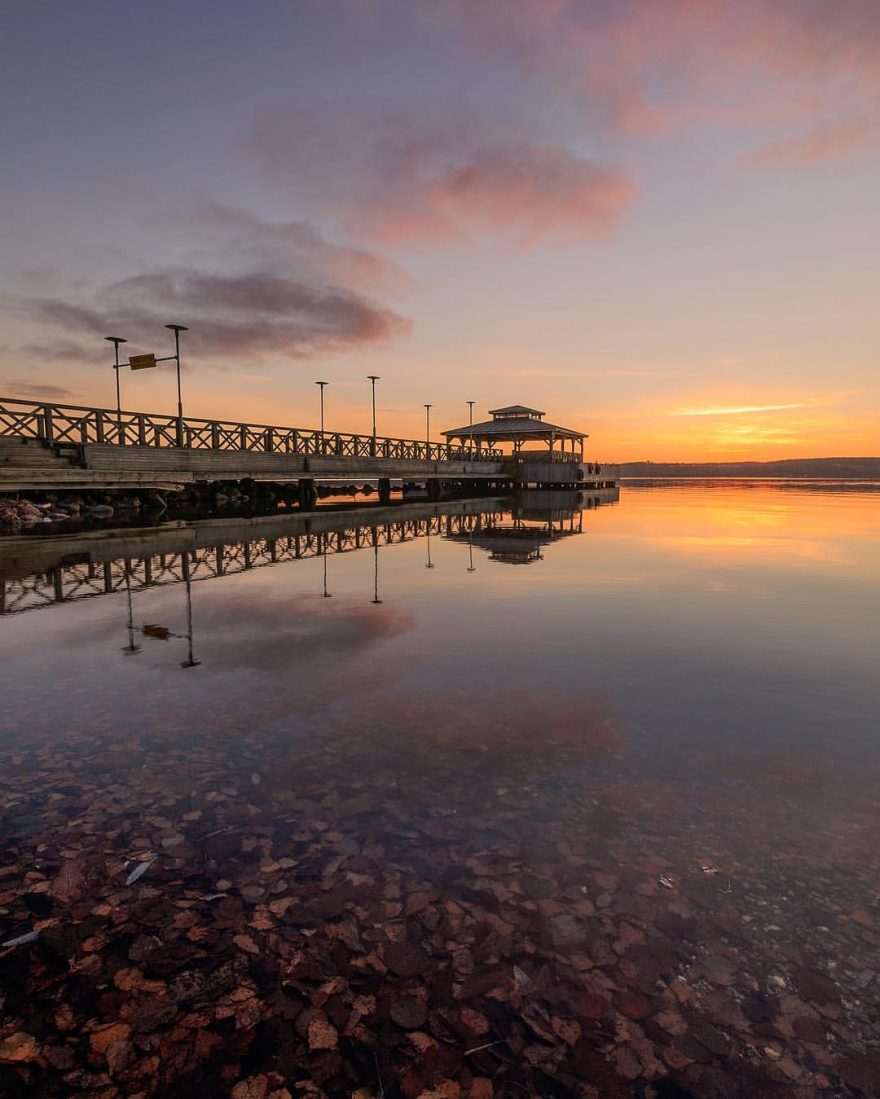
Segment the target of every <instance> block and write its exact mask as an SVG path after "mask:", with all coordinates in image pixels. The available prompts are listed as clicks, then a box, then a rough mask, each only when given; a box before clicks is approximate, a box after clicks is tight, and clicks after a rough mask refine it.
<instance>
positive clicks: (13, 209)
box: [0, 0, 880, 461]
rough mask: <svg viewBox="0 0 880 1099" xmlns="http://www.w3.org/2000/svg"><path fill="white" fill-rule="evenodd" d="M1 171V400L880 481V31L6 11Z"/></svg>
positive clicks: (666, 7) (495, 2)
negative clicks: (549, 442) (560, 441)
mask: <svg viewBox="0 0 880 1099" xmlns="http://www.w3.org/2000/svg"><path fill="white" fill-rule="evenodd" d="M0 141H2V146H0V147H2V150H3V157H2V161H0V225H2V227H3V229H2V240H3V247H2V254H3V264H2V267H0V393H2V394H3V395H4V396H7V397H12V398H20V399H26V400H47V401H56V402H59V403H70V404H77V405H97V406H101V407H114V405H115V388H114V385H115V382H114V373H113V369H112V361H113V359H112V348H111V347H110V345H109V344H107V343H104V342H103V337H104V336H107V335H117V336H122V337H125V338H126V339H127V340H128V344H127V345H126V346H125V348H124V351H128V352H130V353H132V354H136V353H142V352H150V351H153V352H155V353H156V354H157V355H164V354H168V353H169V352H170V351H171V350H172V346H171V342H170V341H171V336H170V333H169V332H167V331H166V330H165V328H164V327H163V325H165V324H167V323H179V324H184V325H187V326H188V328H189V331H188V332H186V333H184V334H183V337H182V339H183V344H182V360H183V368H184V370H183V396H184V405H185V411H186V413H187V414H188V415H191V416H200V417H205V418H224V419H227V420H245V421H248V422H252V423H263V424H277V425H280V426H299V427H314V426H317V422H318V388H317V387H316V386H315V384H314V383H315V382H316V381H318V380H322V381H327V382H329V384H328V386H327V388H326V390H325V396H326V423H327V426H328V427H332V428H335V429H337V430H348V431H364V432H368V431H369V429H370V383H369V382H368V381H367V375H369V374H376V375H379V378H380V380H379V381H378V383H377V390H376V397H377V405H378V409H377V427H378V431H379V433H380V434H389V435H397V436H403V437H408V438H422V437H424V434H425V411H424V407H423V406H424V405H425V404H426V403H429V404H431V405H432V410H431V434H432V437H434V438H436V437H438V433H439V432H440V431H442V430H444V429H447V428H455V427H459V426H461V425H462V424H466V423H467V419H468V411H467V405H466V402H467V401H468V400H474V401H475V402H476V404H475V416H476V418H477V419H481V418H484V415H483V414H484V413H485V412H486V410H487V409H490V408H494V407H497V406H502V405H507V404H514V403H518V404H526V405H529V406H531V407H535V408H539V409H542V410H544V411H546V413H547V418H548V419H549V420H551V421H552V422H555V423H560V424H563V425H565V426H569V427H574V428H577V429H579V430H582V431H585V432H587V433H588V434H589V436H590V440H589V443H588V448H587V449H588V454H589V455H590V456H591V457H594V458H596V459H598V460H601V461H632V460H642V459H653V460H658V461H661V460H676V459H678V460H684V461H686V460H737V459H744V460H746V459H747V460H754V459H773V458H786V457H805V456H821V455H827V456H831V455H835V456H856V455H878V454H880V441H878V438H877V424H878V419H880V380H878V378H880V371H878V360H880V323H878V317H880V305H878V302H880V201H878V196H880V3H877V0H774V2H773V3H772V4H771V3H767V2H766V0H249V2H248V3H247V4H244V3H241V2H240V0H186V2H185V3H184V2H182V0H175V2H170V0H144V2H141V3H122V2H120V0H77V2H76V3H75V4H71V3H69V0H36V2H33V3H28V4H8V5H5V7H4V32H3V35H2V38H0ZM121 384H122V402H123V406H124V407H126V408H129V409H132V410H141V411H147V412H173V411H174V409H175V406H176V392H175V380H174V374H173V371H172V370H171V369H170V368H169V367H167V366H166V367H163V368H160V369H158V370H155V371H149V370H145V371H140V372H138V373H131V372H128V371H125V372H123V373H122V375H121Z"/></svg>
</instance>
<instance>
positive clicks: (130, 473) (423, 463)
mask: <svg viewBox="0 0 880 1099" xmlns="http://www.w3.org/2000/svg"><path fill="white" fill-rule="evenodd" d="M242 481H245V482H248V481H250V482H270V483H275V484H288V485H289V484H295V485H297V486H298V489H299V492H300V494H301V496H302V498H303V499H304V500H306V501H307V500H308V499H309V498H310V497H314V494H315V491H316V488H317V486H318V485H319V484H328V485H330V484H345V483H351V482H354V483H358V484H361V483H364V482H371V483H375V484H376V485H377V487H378V489H379V492H380V494H386V495H387V494H388V493H389V492H390V485H391V482H392V481H399V482H404V483H414V484H424V485H425V486H426V487H427V488H428V490H429V492H430V493H431V494H432V495H434V496H436V495H438V494H439V492H440V490H441V488H442V487H444V486H448V487H456V488H461V487H473V488H477V487H480V488H482V489H486V490H491V489H492V488H495V487H497V488H498V489H506V488H510V487H512V486H516V485H547V486H551V485H552V486H561V485H572V486H584V487H595V488H599V487H609V486H613V485H614V484H616V475H615V472H614V471H613V470H612V469H611V468H610V467H600V466H598V465H596V464H595V463H590V462H585V461H584V460H583V458H582V457H578V456H577V455H575V454H574V453H572V454H565V455H563V454H560V453H553V452H552V450H551V452H550V453H549V454H546V455H545V454H543V453H536V454H513V455H507V456H505V455H504V454H503V453H502V452H501V451H500V450H498V449H495V448H492V447H487V446H481V445H478V444H477V443H476V442H475V441H470V442H468V443H464V444H459V445H454V444H453V443H451V442H446V443H434V442H428V441H417V440H413V439H399V438H393V437H388V436H373V435H356V434H352V433H349V432H338V431H316V430H312V429H302V428H290V427H275V426H270V425H265V424H246V423H234V422H228V421H224V420H203V419H192V418H188V417H176V416H167V415H160V414H152V413H146V412H119V413H117V412H115V411H113V410H111V409H105V408H84V407H79V406H74V405H56V404H45V403H42V402H33V401H21V400H15V399H6V398H0V494H3V493H4V492H7V493H8V492H22V491H40V490H43V491H67V490H70V491H103V492H108V491H110V492H112V491H122V492H125V491H128V492H132V491H137V490H139V489H156V490H166V491H181V490H184V489H186V488H187V487H189V486H194V485H198V484H223V483H230V482H236V483H240V482H242Z"/></svg>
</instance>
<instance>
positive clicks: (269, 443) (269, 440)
mask: <svg viewBox="0 0 880 1099" xmlns="http://www.w3.org/2000/svg"><path fill="white" fill-rule="evenodd" d="M274 449H275V444H274V433H273V431H272V428H271V427H267V428H266V452H267V453H268V454H271V453H272V451H273V450H274Z"/></svg>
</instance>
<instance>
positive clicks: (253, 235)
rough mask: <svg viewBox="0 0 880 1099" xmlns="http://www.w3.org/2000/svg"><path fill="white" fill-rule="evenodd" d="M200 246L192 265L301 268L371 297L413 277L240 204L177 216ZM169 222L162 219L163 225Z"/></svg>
mask: <svg viewBox="0 0 880 1099" xmlns="http://www.w3.org/2000/svg"><path fill="white" fill-rule="evenodd" d="M172 218H173V219H174V220H175V221H179V222H180V224H181V226H182V227H183V228H185V231H186V232H187V234H188V235H189V236H190V237H191V238H192V239H193V240H195V241H198V242H200V244H199V246H198V247H197V248H196V250H195V251H194V254H193V260H194V262H200V263H203V262H209V263H213V264H216V263H217V261H218V260H220V259H222V260H223V261H227V262H231V263H234V264H236V265H239V266H240V265H241V264H242V263H247V264H249V265H250V266H252V267H256V268H259V269H262V270H271V271H274V272H276V273H278V274H286V273H288V272H289V271H290V270H291V268H294V269H302V268H305V269H306V270H308V271H311V272H312V273H313V274H314V275H317V276H320V277H321V278H323V279H326V280H329V281H330V282H333V283H341V284H343V285H345V286H348V287H350V288H353V289H359V290H369V291H370V292H371V293H375V292H376V290H377V288H379V287H381V288H382V289H384V290H387V291H390V292H396V291H399V290H402V289H406V288H408V287H410V286H411V285H412V283H413V279H412V277H411V276H410V275H409V274H408V273H407V272H406V271H404V269H403V268H402V267H399V266H398V265H397V264H396V263H394V262H393V261H392V260H390V259H388V258H386V257H385V256H381V255H379V254H378V253H377V252H373V251H370V250H369V249H366V248H362V247H357V246H354V245H351V244H341V243H339V242H337V241H334V240H331V239H329V238H328V237H327V236H326V235H325V234H324V233H322V232H321V231H320V230H319V229H318V228H317V227H316V226H314V225H312V224H311V223H310V222H308V221H303V220H294V221H278V222H275V221H267V220H265V219H263V218H261V217H259V216H258V215H257V214H255V213H253V212H252V211H250V210H246V209H243V208H242V207H240V206H227V205H223V204H221V203H216V202H204V203H202V204H201V205H200V206H198V207H197V208H196V209H195V210H194V211H193V212H192V213H188V214H187V215H186V216H185V217H179V216H177V217H175V216H174V215H172ZM167 221H168V218H165V219H163V223H164V224H167Z"/></svg>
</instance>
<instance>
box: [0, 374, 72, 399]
mask: <svg viewBox="0 0 880 1099" xmlns="http://www.w3.org/2000/svg"><path fill="white" fill-rule="evenodd" d="M3 387H4V389H5V390H6V391H7V392H8V393H14V394H15V395H16V397H32V398H33V399H34V400H36V401H42V400H46V401H62V400H64V399H65V398H67V397H72V396H73V393H72V392H71V391H70V390H69V389H65V388H64V386H63V385H48V384H42V383H38V382H29V381H26V380H24V379H22V378H12V379H10V380H9V381H5V382H3Z"/></svg>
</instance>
